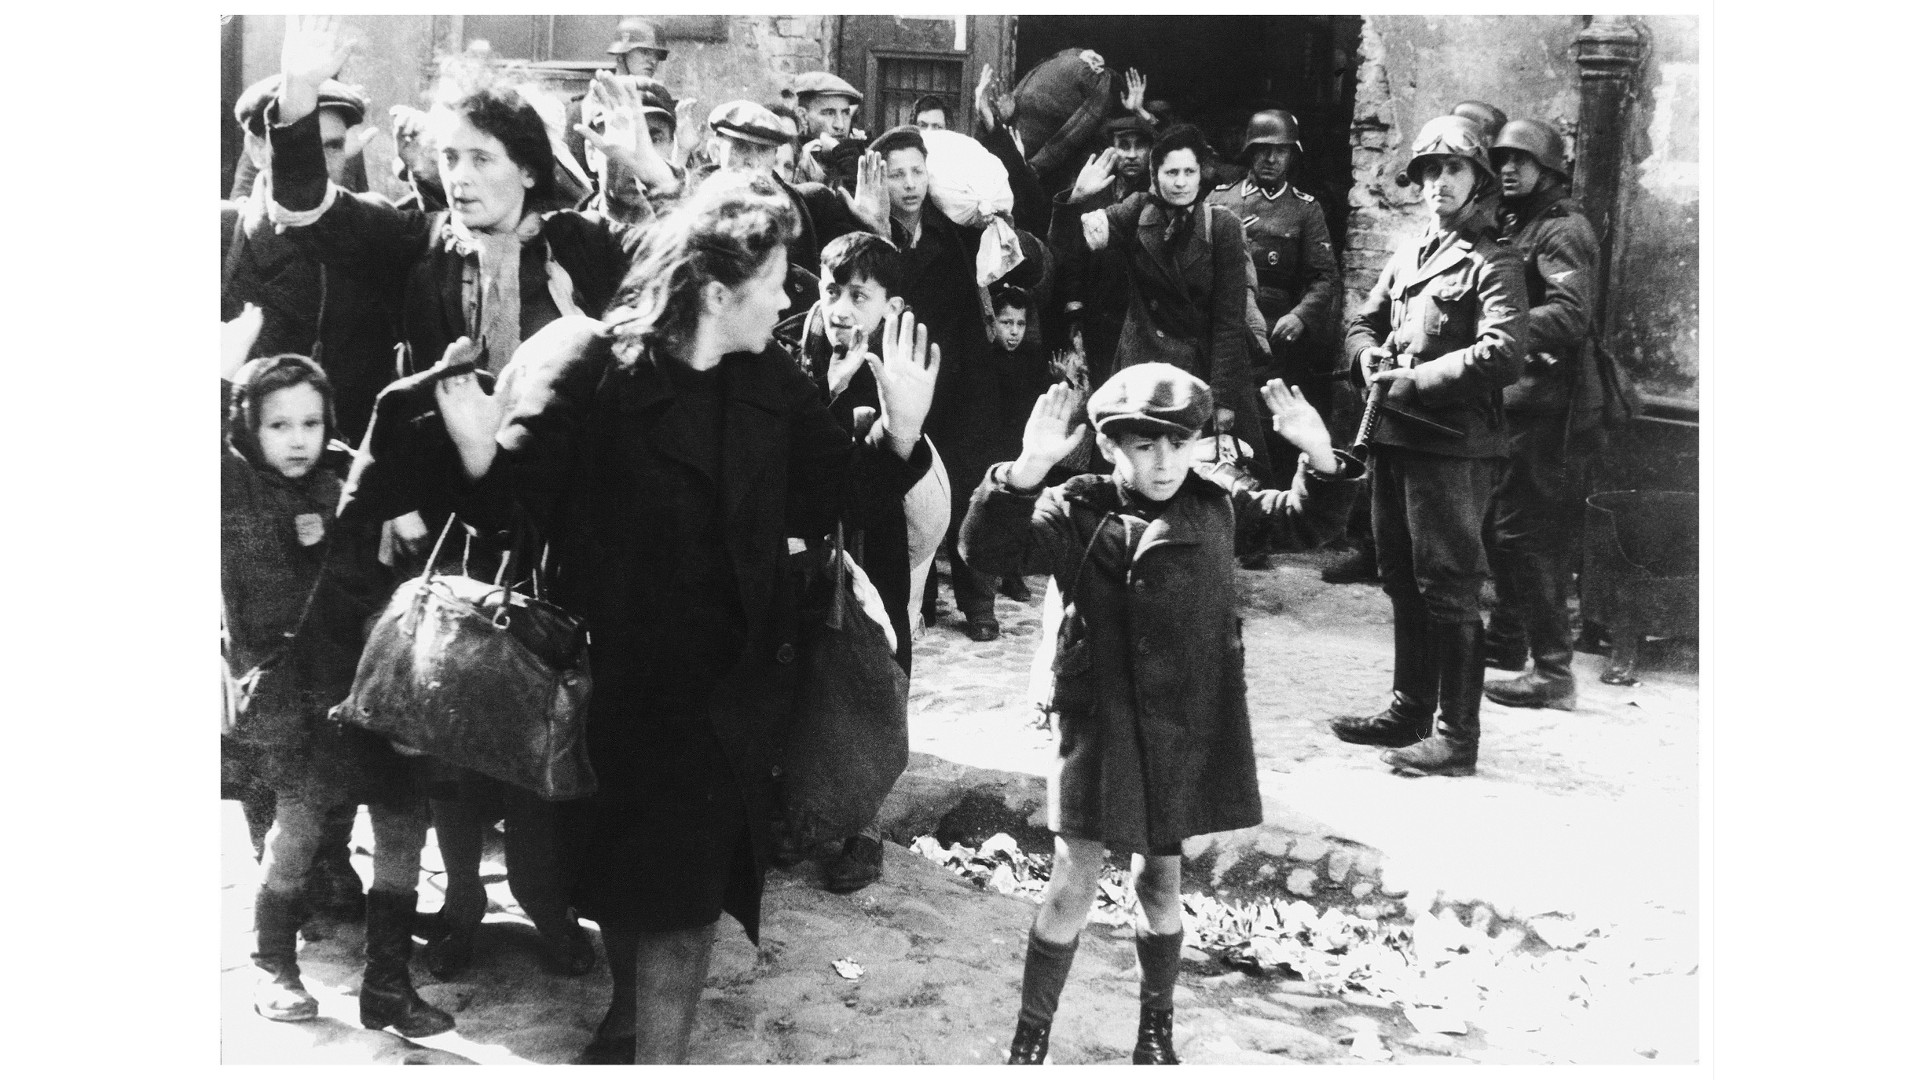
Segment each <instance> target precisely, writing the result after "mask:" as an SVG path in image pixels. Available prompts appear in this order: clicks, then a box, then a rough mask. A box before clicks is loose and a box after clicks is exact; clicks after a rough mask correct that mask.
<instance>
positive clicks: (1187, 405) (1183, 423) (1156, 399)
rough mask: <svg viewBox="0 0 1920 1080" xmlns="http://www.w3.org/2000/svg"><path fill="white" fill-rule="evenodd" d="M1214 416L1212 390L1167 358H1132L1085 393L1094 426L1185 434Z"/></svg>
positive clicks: (1110, 430)
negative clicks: (1146, 361)
mask: <svg viewBox="0 0 1920 1080" xmlns="http://www.w3.org/2000/svg"><path fill="white" fill-rule="evenodd" d="M1212 418H1213V391H1212V390H1209V389H1207V384H1206V383H1203V382H1201V381H1200V380H1199V379H1196V378H1194V377H1193V376H1192V375H1191V374H1189V373H1187V372H1185V371H1182V370H1181V369H1179V368H1177V367H1174V366H1173V365H1172V364H1160V363H1149V364H1134V365H1133V366H1132V367H1124V368H1121V369H1120V370H1119V371H1117V372H1115V373H1114V376H1113V378H1111V379H1108V380H1107V381H1106V382H1104V383H1101V384H1100V389H1098V390H1095V391H1094V392H1093V396H1092V397H1090V398H1088V399H1087V419H1088V420H1090V421H1092V423H1093V427H1094V430H1095V431H1098V432H1100V433H1101V434H1103V435H1108V436H1112V435H1114V434H1116V433H1117V432H1119V431H1134V432H1141V433H1146V434H1153V435H1160V434H1180V435H1185V434H1189V433H1192V432H1195V431H1199V430H1200V427H1201V425H1203V424H1205V423H1206V422H1207V421H1208V420H1210V419H1212Z"/></svg>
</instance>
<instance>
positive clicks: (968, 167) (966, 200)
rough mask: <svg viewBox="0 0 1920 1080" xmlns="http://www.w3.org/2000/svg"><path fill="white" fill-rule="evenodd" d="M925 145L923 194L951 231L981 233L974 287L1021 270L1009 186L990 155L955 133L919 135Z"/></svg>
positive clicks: (1004, 174)
mask: <svg viewBox="0 0 1920 1080" xmlns="http://www.w3.org/2000/svg"><path fill="white" fill-rule="evenodd" d="M920 137H921V138H922V139H924V140H926V143H927V192H928V194H929V195H931V196H932V198H933V205H935V206H937V207H939V208H940V212H941V213H943V214H945V215H947V217H948V218H949V219H951V220H952V221H953V223H954V224H955V225H961V226H964V227H966V228H969V229H983V230H985V232H984V233H983V234H982V235H981V237H980V255H979V258H978V259H977V260H975V263H974V284H976V285H979V286H981V287H982V288H985V287H986V286H988V285H991V284H993V283H994V282H996V281H999V280H1000V279H1001V278H1003V277H1006V276H1007V274H1008V273H1009V272H1010V271H1012V270H1013V268H1014V267H1016V266H1019V265H1020V261H1021V259H1022V256H1021V254H1020V241H1019V240H1018V238H1017V237H1016V236H1015V235H1014V230H1013V221H1012V218H1011V215H1012V213H1013V185H1012V184H1010V183H1008V182H1007V167H1006V166H1005V165H1002V164H1001V163H1000V159H999V158H997V157H994V156H993V152H992V151H990V150H988V149H987V148H986V147H984V146H981V145H980V144H979V142H977V141H975V140H974V139H972V138H970V137H968V136H966V135H962V134H960V133H959V132H957V131H944V130H939V129H935V130H931V131H922V132H921V133H920Z"/></svg>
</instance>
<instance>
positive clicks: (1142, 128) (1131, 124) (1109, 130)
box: [1100, 113, 1153, 139]
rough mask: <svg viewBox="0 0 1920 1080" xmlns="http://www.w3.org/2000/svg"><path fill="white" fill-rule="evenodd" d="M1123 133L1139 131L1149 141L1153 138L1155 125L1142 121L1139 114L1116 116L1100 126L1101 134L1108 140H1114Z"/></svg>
mask: <svg viewBox="0 0 1920 1080" xmlns="http://www.w3.org/2000/svg"><path fill="white" fill-rule="evenodd" d="M1123 131H1137V132H1139V133H1140V134H1142V135H1145V136H1146V137H1147V138H1148V139H1152V138H1153V125H1152V124H1149V123H1147V122H1146V121H1145V120H1142V119H1141V118H1140V115H1139V114H1138V113H1128V114H1126V115H1125V116H1116V117H1114V118H1113V119H1111V120H1109V121H1107V122H1106V123H1104V124H1101V125H1100V134H1102V135H1105V136H1106V137H1107V138H1108V139H1112V138H1113V137H1114V136H1115V135H1118V134H1120V133H1121V132H1123Z"/></svg>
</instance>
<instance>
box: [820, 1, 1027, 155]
mask: <svg viewBox="0 0 1920 1080" xmlns="http://www.w3.org/2000/svg"><path fill="white" fill-rule="evenodd" d="M1012 20H1013V17H1012V16H1010V15H928V16H912V15H841V16H839V17H838V18H837V19H836V22H837V24H838V25H837V26H836V27H835V30H834V35H833V37H834V42H833V45H834V47H833V52H832V56H831V64H832V67H833V69H834V73H835V74H837V75H839V76H840V77H841V78H843V79H845V80H847V81H848V82H850V83H852V84H853V85H855V86H857V87H859V88H860V90H861V92H862V93H864V94H866V100H865V101H864V102H862V104H861V107H860V113H859V116H858V118H857V123H858V125H859V126H860V127H862V128H864V129H866V132H867V134H868V135H869V136H875V135H878V134H880V133H881V132H882V131H885V130H887V129H888V128H890V127H895V126H897V125H900V124H911V123H913V116H912V113H911V110H912V108H913V103H914V101H915V100H917V99H918V98H920V97H921V96H923V95H926V94H935V95H938V96H939V97H941V98H944V99H946V102H947V106H948V112H947V123H948V125H949V126H951V127H952V128H953V129H954V130H955V131H960V132H963V133H965V134H968V135H971V134H973V129H974V116H973V88H974V86H975V84H977V83H978V82H979V81H980V69H981V66H982V65H984V64H992V65H993V66H994V70H995V71H996V72H998V73H1000V76H1001V78H1002V80H1003V82H1004V83H1005V85H1008V86H1011V85H1012V81H1011V72H1010V71H1008V65H1009V64H1010V63H1011V60H1012V48H1011V44H1012V41H1013V35H1012V33H1011V23H1012Z"/></svg>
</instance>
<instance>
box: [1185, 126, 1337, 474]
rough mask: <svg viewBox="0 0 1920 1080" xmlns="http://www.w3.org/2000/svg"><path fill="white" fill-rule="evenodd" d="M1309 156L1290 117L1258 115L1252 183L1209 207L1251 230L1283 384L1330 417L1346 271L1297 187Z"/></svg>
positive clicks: (1251, 143) (1243, 153)
mask: <svg viewBox="0 0 1920 1080" xmlns="http://www.w3.org/2000/svg"><path fill="white" fill-rule="evenodd" d="M1304 152H1305V151H1304V148H1303V147H1302V146H1301V145H1300V122H1299V121H1298V120H1296V119H1294V117H1293V114H1292V113H1288V112H1282V111H1280V110H1278V109H1268V110H1265V111H1263V112H1257V113H1254V114H1253V118H1252V119H1251V120H1249V121H1248V122H1247V137H1246V142H1245V143H1244V144H1243V145H1242V147H1241V150H1240V159H1239V161H1240V164H1242V165H1245V166H1247V169H1248V171H1247V176H1246V179H1244V180H1242V181H1241V182H1239V183H1237V184H1222V185H1220V186H1219V187H1218V188H1215V189H1214V191H1213V192H1212V194H1210V195H1208V196H1207V201H1208V202H1210V203H1213V204H1214V205H1216V206H1220V207H1223V208H1225V209H1226V210H1228V211H1229V212H1231V213H1232V214H1233V216H1235V217H1237V218H1239V219H1240V224H1241V225H1242V226H1244V227H1245V228H1246V230H1247V247H1248V248H1249V253H1250V254H1251V255H1252V257H1253V273H1254V280H1255V283H1256V299H1257V303H1258V304H1259V308H1260V316H1261V319H1262V321H1263V322H1264V323H1265V324H1266V327H1265V329H1266V338H1267V343H1268V345H1269V347H1270V348H1271V349H1272V350H1273V359H1274V364H1275V366H1276V367H1277V368H1278V369H1279V370H1278V374H1279V376H1280V378H1282V379H1284V380H1285V381H1286V383H1287V385H1289V386H1294V387H1298V388H1299V389H1300V390H1301V391H1302V392H1304V393H1305V394H1306V395H1307V400H1308V401H1310V402H1312V403H1313V406H1314V408H1315V409H1316V410H1319V411H1320V412H1322V413H1325V412H1326V408H1327V401H1326V398H1327V390H1328V388H1327V386H1326V385H1325V378H1324V376H1325V375H1326V374H1327V373H1328V370H1329V368H1330V367H1331V362H1332V357H1331V355H1330V354H1331V352H1332V340H1331V339H1332V336H1333V334H1332V329H1333V323H1334V320H1335V319H1336V318H1337V313H1338V308H1339V290H1340V285H1339V282H1340V267H1339V264H1338V263H1337V262H1336V261H1335V259H1334V254H1333V238H1332V237H1331V236H1330V235H1328V233H1327V218H1326V214H1325V213H1323V212H1322V210H1321V208H1320V204H1319V203H1318V202H1316V201H1315V200H1314V197H1313V196H1311V195H1309V194H1307V193H1306V192H1304V191H1301V190H1300V189H1299V188H1298V187H1295V186H1294V184H1293V183H1292V178H1293V175H1294V171H1295V169H1296V167H1297V166H1298V165H1299V162H1300V156H1301V154H1302V153H1304ZM1283 449H1284V448H1283ZM1296 453H1297V451H1292V450H1289V451H1287V452H1286V453H1284V454H1283V453H1279V452H1278V451H1276V453H1275V455H1274V460H1275V461H1287V462H1291V461H1292V460H1293V459H1294V457H1295V456H1296Z"/></svg>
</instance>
